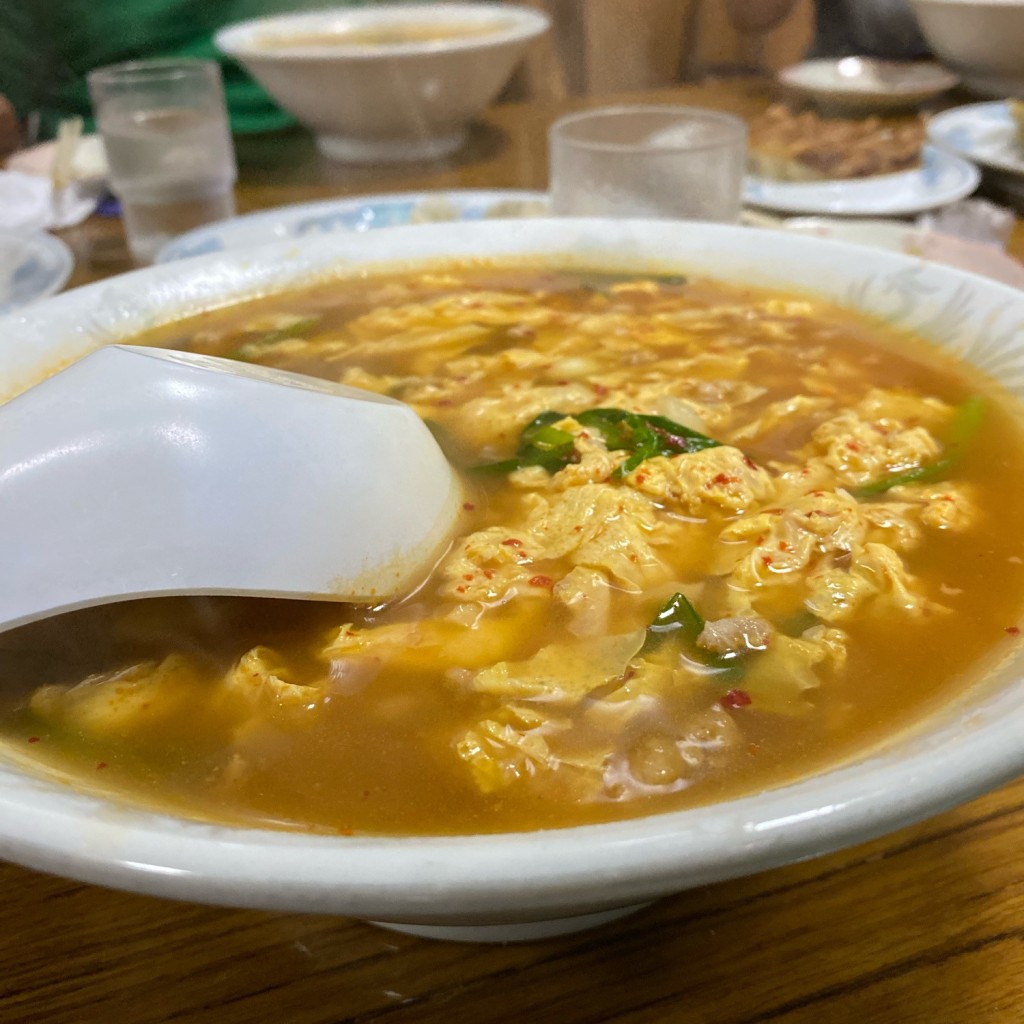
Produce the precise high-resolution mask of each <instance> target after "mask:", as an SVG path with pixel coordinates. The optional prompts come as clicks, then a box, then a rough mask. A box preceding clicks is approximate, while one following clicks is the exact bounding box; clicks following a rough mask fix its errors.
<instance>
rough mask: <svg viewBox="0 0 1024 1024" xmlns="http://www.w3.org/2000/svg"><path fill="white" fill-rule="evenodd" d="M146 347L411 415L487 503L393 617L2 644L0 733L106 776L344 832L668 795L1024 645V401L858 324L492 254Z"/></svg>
mask: <svg viewBox="0 0 1024 1024" xmlns="http://www.w3.org/2000/svg"><path fill="white" fill-rule="evenodd" d="M138 340H139V341H140V342H142V343H145V344H153V345H170V346H174V347H180V348H188V349H190V350H192V351H198V352H204V353H208V354H212V355H220V356H228V357H230V358H234V359H244V360H252V361H256V362H260V363H264V364H266V365H269V366H275V367H280V368H284V369H288V370H295V371H300V372H304V373H311V374H317V375H320V376H323V377H328V378H331V379H334V380H340V381H343V382H344V383H346V384H350V385H355V386H357V387H361V388H367V389H369V390H371V391H376V392H380V393H382V394H387V395H392V396H394V397H396V398H399V399H402V400H403V401H405V402H408V403H410V404H411V405H412V406H413V407H414V408H415V409H416V410H417V411H418V412H419V413H420V414H421V415H422V416H423V417H424V418H425V419H426V420H427V421H428V422H429V423H430V424H431V425H432V426H433V428H434V429H435V430H436V433H437V436H438V437H439V439H440V440H441V442H442V444H443V445H444V447H445V448H446V450H447V452H448V454H449V456H450V458H451V459H452V461H453V462H454V463H455V464H456V465H457V466H458V467H460V468H461V469H462V471H463V473H464V479H465V494H466V499H465V505H464V515H463V519H462V521H461V524H460V527H459V532H458V536H457V538H456V539H455V540H454V541H453V543H452V546H451V548H450V550H449V551H448V552H447V553H446V554H445V555H444V557H442V558H441V560H440V562H439V563H438V565H437V566H436V568H435V569H434V571H433V573H432V575H431V576H430V577H429V579H427V580H426V581H425V582H424V583H423V584H422V586H420V587H419V588H418V589H417V590H416V592H415V593H412V594H410V595H409V596H408V597H407V598H405V599H404V600H402V601H398V602H396V603H394V604H390V605H386V606H381V607H372V608H371V607H352V606H345V605H338V604H334V605H331V604H311V603H303V602H269V601H262V602H261V601H252V600H230V599H196V600H177V599H176V600H159V601H147V602H137V603H130V604H122V605H116V606H108V607H106V608H102V609H93V610H90V611H88V612H79V613H76V614H74V615H66V616H63V617H60V618H58V619H54V620H51V621H48V622H45V623H39V624H36V625H34V626H31V627H26V628H23V629H22V630H19V631H18V632H17V633H12V634H8V635H6V636H5V637H4V638H3V640H2V643H0V647H2V649H3V661H2V668H3V675H4V677H5V686H4V689H3V693H4V695H5V696H4V702H5V708H4V711H3V715H2V728H3V731H4V733H5V735H6V737H7V738H8V740H9V741H10V742H13V743H16V744H18V745H19V746H20V747H21V749H24V750H26V751H30V752H31V753H32V754H33V755H34V756H38V757H39V758H40V759H41V760H44V761H45V762H47V763H49V764H51V765H54V766H57V767H59V768H61V769H62V770H65V771H67V772H69V773H71V774H72V775H73V776H74V777H77V778H79V779H86V780H87V781H89V782H90V783H91V784H94V785H103V786H104V787H112V788H116V789H117V790H119V791H121V792H124V793H126V794H129V795H130V796H132V797H133V798H135V799H138V800H141V801H144V802H148V803H151V804H155V805H158V806H163V807H166V808H170V809H173V810H176V811H179V812H182V813H186V814H189V815H192V816H196V817H202V818H211V819H217V820H223V821H229V822H247V823H263V824H270V825H275V826H281V827H300V828H312V829H320V830H326V831H342V832H348V831H350V830H351V831H367V832H375V833H380V832H383V833H394V834H410V833H467V832H476V831H481V832H488V831H498V830H506V829H532V828H540V827H554V826H567V825H573V824H578V823H584V822H595V821H603V820H608V819H613V818H621V817H625V816H632V815H641V814H649V813H653V812H659V811H666V810H670V809H675V808H680V807H684V806H688V805H692V804H697V803H702V802H708V801H712V800H718V799H723V798H726V797H731V796H735V795H738V794H743V793H749V792H753V791H757V790H760V789H764V788H766V787H770V786H776V785H779V784H782V783H784V782H786V781H788V780H791V779H793V778H795V777H798V776H801V775H805V774H807V773H809V772H812V771H815V770H818V769H821V768H824V767H827V766H830V765H834V764H836V763H837V762H840V761H842V760H843V759H845V758H849V757H851V756H854V755H856V754H858V753H859V752H863V751H865V750H866V749H868V748H870V747H871V746H872V745H873V744H876V743H878V742H879V741H882V740H884V739H885V738H886V737H888V736H890V735H892V734H893V733H894V732H896V731H898V730H899V729H901V728H903V727H905V726H906V725H908V724H910V723H912V722H913V721H914V719H915V718H919V717H920V716H922V715H923V714H925V713H926V712H927V711H928V710H929V709H930V708H932V707H934V706H935V705H936V704H937V703H938V702H941V701H944V700H948V699H951V698H952V697H954V696H955V695H956V694H957V693H958V692H962V691H963V690H964V689H965V688H966V687H967V686H969V685H970V684H971V683H972V682H973V681H975V680H976V679H977V678H978V677H979V675H980V674H981V673H982V672H983V671H984V669H985V668H986V667H987V666H990V665H991V664H992V663H993V662H994V661H995V660H996V659H998V658H999V657H1001V656H1003V655H1005V654H1006V653H1007V651H1008V649H1009V648H1010V646H1011V645H1012V644H1014V643H1015V642H1016V640H1015V637H1016V634H1017V624H1018V623H1019V622H1020V616H1021V605H1022V597H1021V595H1022V593H1024V579H1022V576H1024V542H1022V539H1021V530H1020V524H1021V522H1022V521H1024V517H1022V506H1024V469H1022V467H1024V445H1022V438H1021V429H1020V426H1019V424H1018V422H1017V420H1016V418H1015V416H1016V413H1015V411H1014V408H1013V406H1012V403H1010V401H1009V400H1008V399H1004V398H1003V397H1001V396H1000V394H999V393H998V391H997V389H995V388H994V387H993V386H990V385H989V384H988V383H987V382H985V381H984V380H982V379H980V377H979V376H978V375H977V374H975V373H974V372H973V371H971V370H969V369H966V368H963V367H958V366H956V365H954V364H953V363H952V361H951V360H949V359H947V358H946V357H945V356H943V355H941V354H939V353H938V352H935V351H932V350H931V349H929V348H928V347H926V346H925V345H924V344H923V343H921V342H919V341H915V340H914V339H910V338H906V337H902V336H897V335H895V334H892V333H890V332H888V331H887V330H886V329H884V328H883V327H881V326H879V325H878V324H876V323H874V322H872V321H870V320H867V319H865V318H862V317H860V316H857V315H854V314H853V313H851V312H849V311H845V310H842V309H838V308H835V307H833V306H830V305H827V304H824V303H820V302H816V301H812V300H809V299H807V298H803V297H796V296H788V295H783V294H776V293H769V292H764V291H757V290H754V289H745V288H741V287H735V286H727V285H723V284H720V283H716V282H713V281H704V280H684V279H682V278H678V277H667V276H666V277H656V276H655V277H638V278H629V277H616V276H612V275H607V274H600V273H581V272H577V271H573V270H566V271H551V270H547V269H536V268H532V269H531V268H523V267H516V266H506V267H497V268H495V267H486V266H481V265H473V266H470V267H462V266H455V267H451V268H449V269H445V270H438V271H435V272H432V273H420V274H417V275H415V276H414V275H407V276H388V277H372V276H370V277H365V276H364V277H361V278H358V279H355V280H341V281H334V282H331V283H324V284H319V285H317V286H316V287H313V288H310V289H308V290H306V291H303V292H294V293H290V294H286V295H281V296H276V297H273V298H268V299H262V300H259V301H255V302H249V303H246V304H243V305H240V306H236V307H233V308H228V309H222V310H216V311H213V312H210V313H207V314H204V315H203V316H200V317H196V318H194V319H191V320H187V321H182V322H179V323H175V324H171V325H169V326H166V327H163V328H160V329H159V330H157V331H154V332H152V333H150V334H147V335H145V336H143V337H142V338H140V339H138ZM359 441H360V439H359V438H357V437H356V438H349V439H346V443H351V444H358V443H359ZM223 486H225V487H230V486H231V481H230V480H226V481H224V483H223ZM310 486H311V487H315V486H316V481H315V480H311V481H310ZM266 493H267V501H268V502H275V501H302V500H303V496H302V495H301V494H281V493H279V492H278V491H277V490H276V489H275V485H274V481H273V480H267V481H266ZM407 500H409V501H415V500H416V495H415V494H410V495H408V496H407ZM253 557H254V558H258V557H261V555H260V552H258V551H254V552H253ZM29 745H30V746H29Z"/></svg>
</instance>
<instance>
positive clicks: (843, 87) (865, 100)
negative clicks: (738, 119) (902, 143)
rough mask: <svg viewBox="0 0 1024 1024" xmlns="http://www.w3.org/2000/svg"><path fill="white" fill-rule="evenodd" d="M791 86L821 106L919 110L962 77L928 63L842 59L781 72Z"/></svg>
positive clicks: (780, 77)
mask: <svg viewBox="0 0 1024 1024" xmlns="http://www.w3.org/2000/svg"><path fill="white" fill-rule="evenodd" d="M777 77H778V80H779V82H780V83H781V84H782V85H784V86H785V87H786V88H788V89H791V90H793V91H794V92H798V93H800V94H801V95H804V96H808V97H810V98H811V99H813V100H815V101H817V102H819V103H828V104H831V105H834V106H846V107H857V108H858V109H861V110H896V109H900V108H906V107H914V106H917V105H918V104H920V103H924V102H925V101H926V100H930V99H933V98H934V97H935V96H939V95H941V94H942V93H944V92H945V91H946V90H947V89H952V88H953V86H955V85H956V84H957V83H958V81H959V79H958V78H957V76H956V75H954V74H953V73H952V72H951V71H947V70H946V68H944V67H942V66H941V65H939V64H933V63H931V62H929V61H893V60H875V59H874V58H872V57H843V58H841V59H839V60H806V61H804V62H803V63H801V64H793V65H791V66H790V67H788V68H783V69H782V70H781V71H780V72H779V73H778V76H777Z"/></svg>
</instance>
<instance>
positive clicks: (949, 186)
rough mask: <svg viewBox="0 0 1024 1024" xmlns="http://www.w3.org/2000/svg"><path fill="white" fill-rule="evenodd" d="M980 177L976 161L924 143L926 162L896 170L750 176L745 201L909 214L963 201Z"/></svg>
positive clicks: (805, 209)
mask: <svg viewBox="0 0 1024 1024" xmlns="http://www.w3.org/2000/svg"><path fill="white" fill-rule="evenodd" d="M980 180H981V174H980V173H979V171H978V169H977V167H975V166H974V165H973V164H971V163H968V162H967V161H966V160H963V159H961V158H960V157H958V156H955V155H954V154H952V153H947V152H946V151H945V150H942V149H938V148H936V147H934V146H925V147H924V150H923V152H922V160H921V166H920V167H916V168H914V169H913V170H909V171H900V172H899V173H897V174H878V175H875V176H873V177H869V178H844V179H841V180H823V181H773V180H771V179H769V178H760V177H757V176H756V175H747V177H746V178H745V179H744V184H743V201H744V203H747V204H749V205H751V206H759V207H762V208H764V209H767V210H777V211H778V212H780V213H818V214H824V215H838V216H852V217H907V216H910V215H912V214H915V213H922V212H924V211H925V210H934V209H935V208H936V207H939V206H945V205H947V204H948V203H954V202H956V201H957V200H958V199H963V198H964V197H965V196H968V195H970V194H971V193H972V192H973V191H974V190H975V189H976V188H977V187H978V183H979V181H980Z"/></svg>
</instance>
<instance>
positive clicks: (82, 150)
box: [7, 135, 110, 188]
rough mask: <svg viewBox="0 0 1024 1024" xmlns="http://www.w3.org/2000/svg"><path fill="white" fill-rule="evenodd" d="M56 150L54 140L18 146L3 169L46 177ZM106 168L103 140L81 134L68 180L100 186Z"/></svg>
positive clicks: (105, 173)
mask: <svg viewBox="0 0 1024 1024" xmlns="http://www.w3.org/2000/svg"><path fill="white" fill-rule="evenodd" d="M56 152H57V143H56V142H41V143H39V145H38V146H31V147H29V148H28V149H22V150H19V151H18V152H17V153H14V154H12V155H11V156H10V157H9V158H8V160H7V169H8V170H10V171H21V172H22V173H24V174H37V175H39V176H41V177H44V178H48V177H49V176H50V173H51V171H52V169H53V159H54V156H55V155H56ZM109 174H110V168H109V167H108V166H107V153H106V150H105V149H104V148H103V140H102V139H101V138H100V137H99V136H98V135H83V136H82V137H81V138H80V139H79V140H78V145H77V146H76V147H75V153H74V156H73V157H72V158H71V180H72V181H77V182H80V183H82V184H83V185H86V186H88V187H93V188H100V187H102V186H103V185H105V184H106V181H107V177H108V176H109Z"/></svg>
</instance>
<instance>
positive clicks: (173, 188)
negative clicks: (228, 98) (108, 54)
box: [88, 59, 236, 263]
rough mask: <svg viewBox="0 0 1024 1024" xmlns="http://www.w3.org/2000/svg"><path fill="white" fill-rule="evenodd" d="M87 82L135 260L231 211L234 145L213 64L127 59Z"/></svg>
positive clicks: (147, 260)
mask: <svg viewBox="0 0 1024 1024" xmlns="http://www.w3.org/2000/svg"><path fill="white" fill-rule="evenodd" d="M88 82H89V92H90V94H91V96H92V105H93V110H94V112H95V114H96V123H97V126H98V127H99V130H100V134H101V135H102V136H103V145H104V146H105V148H106V151H107V161H108V163H109V164H110V181H111V188H112V190H113V192H114V193H115V194H116V195H117V197H118V199H120V201H121V210H122V213H123V215H124V227H125V233H126V234H127V236H128V247H129V248H130V249H131V251H132V255H133V256H134V257H135V259H136V261H137V262H139V263H150V262H152V260H153V257H154V256H155V255H156V253H157V251H158V250H159V249H160V247H161V246H162V245H163V244H164V243H165V242H168V241H170V239H172V238H174V237H175V236H176V235H180V234H181V233H182V232H184V231H188V230H190V229H191V228H194V227H198V226H199V225H200V224H206V223H208V222H209V221H213V220H223V219H224V218H225V217H230V216H232V215H233V214H234V212H235V197H234V184H235V178H236V170H235V151H234V147H233V146H232V143H231V132H230V129H229V127H228V115H227V109H226V107H225V103H224V88H223V86H222V84H221V77H220V68H219V67H218V66H217V64H216V63H214V62H213V61H209V60H187V59H185V60H175V59H168V60H163V59H158V60H140V61H130V62H129V63H126V64H114V65H111V66H109V67H105V68H98V69H97V70H95V71H93V72H91V73H90V74H89V76H88Z"/></svg>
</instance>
